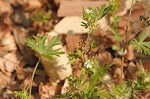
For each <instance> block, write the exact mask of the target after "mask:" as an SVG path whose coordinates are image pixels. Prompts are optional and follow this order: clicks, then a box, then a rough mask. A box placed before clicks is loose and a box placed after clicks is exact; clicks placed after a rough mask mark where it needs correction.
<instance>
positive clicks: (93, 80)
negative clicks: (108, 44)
mask: <svg viewBox="0 0 150 99" xmlns="http://www.w3.org/2000/svg"><path fill="white" fill-rule="evenodd" d="M132 2H133V0H132ZM118 7H119V2H118V0H110V5H109V6H106V5H105V4H103V5H102V6H101V7H97V8H95V9H93V8H90V7H89V8H88V9H86V10H85V9H84V8H83V20H84V22H82V24H81V25H82V26H83V27H85V28H88V29H89V32H88V33H87V37H86V38H84V39H83V40H82V41H81V42H80V49H74V52H73V53H70V52H69V53H68V57H69V58H70V61H69V62H68V63H71V64H73V63H76V61H77V60H79V61H80V62H81V63H82V66H81V67H80V68H79V70H80V71H81V74H80V76H77V75H71V76H70V77H68V81H69V84H70V88H69V89H68V91H67V92H66V93H65V94H63V95H60V96H58V97H57V98H61V99H130V98H131V99H132V98H136V99H138V98H139V97H138V93H142V92H143V91H144V90H149V91H150V73H149V72H147V71H146V70H144V68H143V66H142V62H141V63H140V66H141V67H140V68H139V72H138V79H137V80H130V81H124V82H123V79H122V74H123V64H124V60H125V57H124V56H125V54H124V53H125V50H126V47H127V46H129V45H130V44H134V45H136V46H137V47H136V49H137V52H140V53H142V54H143V53H144V54H148V55H149V54H150V42H148V41H145V39H146V38H147V37H148V35H146V33H142V32H141V30H140V31H139V32H138V33H136V34H135V35H134V36H133V37H132V38H130V39H129V40H128V41H127V40H126V39H123V38H122V37H125V38H126V35H127V29H128V24H127V28H126V31H125V34H124V35H122V36H120V35H119V33H117V31H116V30H115V29H116V28H113V27H111V26H108V25H106V24H105V25H106V27H108V29H109V30H110V31H111V32H112V33H113V35H114V36H115V37H116V42H118V43H119V44H120V46H119V47H120V48H119V49H122V51H123V54H122V66H121V77H120V83H119V85H115V84H111V86H110V87H109V88H108V87H106V86H103V80H104V78H103V77H104V74H105V73H106V72H107V69H108V68H109V67H110V66H111V64H104V65H102V66H99V61H98V59H97V58H96V57H95V56H96V54H97V53H98V52H99V50H100V49H101V46H100V47H99V48H98V49H97V51H96V52H95V53H92V51H91V50H92V49H93V48H95V41H94V40H93V41H92V42H91V43H89V42H88V40H89V38H90V36H92V35H93V34H94V33H95V31H96V30H95V28H96V27H97V26H98V25H99V24H100V23H101V20H102V18H104V17H105V16H106V15H107V14H109V13H111V14H113V12H114V11H115V10H116V9H117V8H118ZM131 8H132V5H131ZM130 12H131V10H130ZM129 17H130V14H129ZM116 19H118V18H117V17H116ZM128 21H129V20H128ZM116 22H117V21H116ZM128 23H129V22H128ZM46 39H47V35H45V36H43V37H41V36H34V39H27V45H28V46H29V47H31V48H32V49H33V50H34V51H35V52H37V53H38V54H39V55H40V56H41V57H45V58H47V59H48V60H52V59H54V57H53V56H59V55H60V54H63V52H62V51H61V50H60V49H55V50H53V49H51V48H52V47H53V46H55V45H57V44H59V41H60V37H54V38H52V39H51V42H50V44H48V45H45V41H46ZM113 48H117V47H114V46H113ZM41 57H39V61H40V58H41ZM39 61H38V63H39ZM38 63H37V64H38ZM36 68H37V65H36V67H35V70H36ZM34 72H35V71H34ZM33 75H34V73H33ZM33 77H34V76H33ZM33 77H32V80H33ZM30 93H31V89H30ZM15 94H16V92H15ZM18 94H19V93H18ZM18 94H16V95H18ZM19 95H21V94H19Z"/></svg>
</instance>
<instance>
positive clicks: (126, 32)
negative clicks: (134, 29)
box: [124, 0, 134, 43]
mask: <svg viewBox="0 0 150 99" xmlns="http://www.w3.org/2000/svg"><path fill="white" fill-rule="evenodd" d="M133 2H134V0H132V2H131V7H130V11H129V16H128V22H127V26H126V31H125V35H124V36H125V41H124V43H125V42H126V39H127V38H128V37H127V36H128V27H129V21H130V16H131V11H132V7H133Z"/></svg>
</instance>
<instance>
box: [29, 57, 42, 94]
mask: <svg viewBox="0 0 150 99" xmlns="http://www.w3.org/2000/svg"><path fill="white" fill-rule="evenodd" d="M39 62H40V58H39V59H38V62H37V63H36V66H35V68H34V70H33V73H32V78H31V82H30V89H29V96H30V97H31V91H32V84H33V79H34V75H35V72H36V69H37V67H38V65H39Z"/></svg>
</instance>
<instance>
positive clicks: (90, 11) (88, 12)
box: [85, 9, 93, 14]
mask: <svg viewBox="0 0 150 99" xmlns="http://www.w3.org/2000/svg"><path fill="white" fill-rule="evenodd" d="M85 12H86V13H87V14H90V13H93V10H89V9H86V10H85Z"/></svg>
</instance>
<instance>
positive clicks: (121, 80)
mask: <svg viewBox="0 0 150 99" xmlns="http://www.w3.org/2000/svg"><path fill="white" fill-rule="evenodd" d="M124 56H125V46H124V47H123V55H122V59H121V60H122V64H121V77H120V83H121V84H122V82H123V79H122V77H123V66H124Z"/></svg>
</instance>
